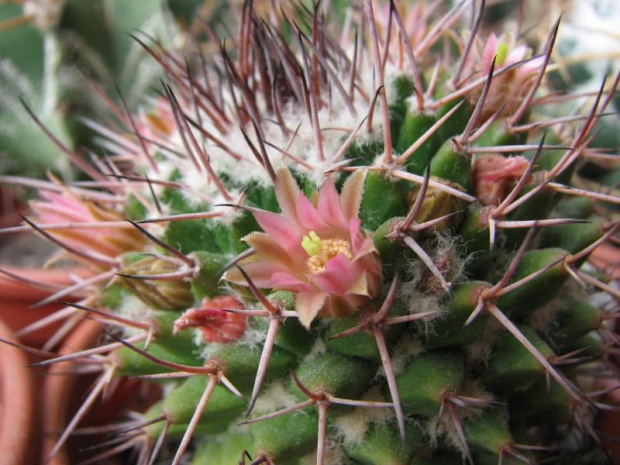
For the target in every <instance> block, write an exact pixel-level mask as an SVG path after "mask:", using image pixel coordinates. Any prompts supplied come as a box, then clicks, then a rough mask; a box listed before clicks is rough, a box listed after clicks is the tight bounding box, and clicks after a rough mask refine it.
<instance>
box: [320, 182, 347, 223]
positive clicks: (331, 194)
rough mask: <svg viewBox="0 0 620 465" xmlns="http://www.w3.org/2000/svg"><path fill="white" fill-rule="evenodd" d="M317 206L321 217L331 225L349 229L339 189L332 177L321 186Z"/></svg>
mask: <svg viewBox="0 0 620 465" xmlns="http://www.w3.org/2000/svg"><path fill="white" fill-rule="evenodd" d="M317 207H318V210H319V215H321V218H323V219H324V220H325V221H327V222H328V223H329V224H330V225H333V226H336V227H337V228H341V229H344V230H346V229H347V220H346V218H345V217H344V214H343V213H342V208H341V207H340V198H339V197H338V191H336V186H335V185H334V181H332V180H331V179H328V180H327V181H325V184H323V187H321V191H320V192H319V200H318V205H317Z"/></svg>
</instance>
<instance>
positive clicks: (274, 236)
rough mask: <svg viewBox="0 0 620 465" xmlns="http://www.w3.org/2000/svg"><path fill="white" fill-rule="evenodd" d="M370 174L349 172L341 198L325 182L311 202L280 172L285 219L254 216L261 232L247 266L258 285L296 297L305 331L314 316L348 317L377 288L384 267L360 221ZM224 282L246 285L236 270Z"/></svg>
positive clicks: (250, 241)
mask: <svg viewBox="0 0 620 465" xmlns="http://www.w3.org/2000/svg"><path fill="white" fill-rule="evenodd" d="M365 177H366V175H365V173H364V172H362V171H358V172H356V173H354V174H352V175H351V177H350V178H349V179H348V180H347V181H346V183H345V184H344V187H343V188H342V196H341V197H338V192H337V191H336V187H335V185H334V182H333V181H332V180H331V179H328V180H327V181H326V182H325V184H324V185H323V187H322V188H321V189H320V192H319V193H318V195H316V196H314V197H313V200H312V201H311V200H310V199H308V198H307V197H306V196H305V195H304V194H303V193H302V192H301V190H300V189H299V187H298V186H297V183H296V182H295V179H294V178H293V176H292V175H291V173H290V172H289V171H288V170H287V169H281V170H279V172H278V175H277V181H276V197H277V199H278V202H279V204H280V208H281V210H282V214H281V215H278V214H276V213H271V212H267V211H254V217H255V218H256V221H258V224H259V225H260V226H261V228H263V231H264V232H256V233H252V234H250V235H248V236H247V237H245V238H244V240H245V241H246V242H247V243H248V244H249V245H250V246H251V247H252V248H253V249H254V251H255V252H256V256H255V257H251V258H250V260H248V261H247V262H246V263H244V264H243V265H242V266H243V269H244V270H245V271H246V273H247V274H248V275H249V276H250V278H251V280H252V281H253V282H254V283H255V284H256V285H257V286H258V287H259V288H271V289H281V290H287V291H291V292H294V293H295V303H296V309H297V313H298V314H299V320H300V322H301V323H302V324H303V325H304V326H305V327H309V326H310V323H311V322H312V320H314V318H315V317H317V316H324V317H343V316H347V315H351V314H353V313H355V312H357V311H358V310H359V309H360V306H361V305H363V303H364V302H365V301H366V300H367V299H369V298H370V297H373V296H374V295H376V294H377V292H378V291H379V288H380V285H381V280H382V275H381V262H380V260H379V256H378V253H377V251H376V250H375V248H374V245H373V243H372V240H371V239H370V238H369V237H367V236H366V235H365V234H364V232H363V231H362V230H361V228H360V225H361V221H360V219H359V218H358V212H359V207H360V204H361V200H362V194H363V189H364V180H365ZM224 279H227V280H229V281H232V282H234V283H237V284H242V285H244V284H247V283H246V282H245V279H244V278H243V276H242V274H241V273H240V272H239V271H238V270H231V271H229V272H228V273H227V274H226V275H225V276H224Z"/></svg>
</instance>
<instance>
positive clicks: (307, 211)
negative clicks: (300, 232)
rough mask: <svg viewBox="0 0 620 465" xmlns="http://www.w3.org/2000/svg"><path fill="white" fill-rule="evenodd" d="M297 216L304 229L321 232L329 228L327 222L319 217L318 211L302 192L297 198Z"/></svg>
mask: <svg viewBox="0 0 620 465" xmlns="http://www.w3.org/2000/svg"><path fill="white" fill-rule="evenodd" d="M297 218H298V221H299V225H300V226H301V227H302V228H303V229H304V231H318V232H322V231H325V230H329V226H328V225H327V223H325V221H323V220H322V219H321V216H320V215H319V212H318V211H317V210H316V208H314V206H313V205H312V204H311V203H310V200H308V198H307V197H306V196H305V195H303V194H301V195H300V196H299V198H298V199H297Z"/></svg>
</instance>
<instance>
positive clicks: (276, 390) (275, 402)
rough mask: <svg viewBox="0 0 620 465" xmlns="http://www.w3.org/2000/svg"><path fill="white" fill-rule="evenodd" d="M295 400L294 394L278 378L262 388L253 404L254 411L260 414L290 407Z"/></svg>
mask: <svg viewBox="0 0 620 465" xmlns="http://www.w3.org/2000/svg"><path fill="white" fill-rule="evenodd" d="M297 402H298V401H297V399H296V398H295V396H294V395H293V394H291V393H290V392H289V391H288V389H287V388H286V385H285V383H284V381H282V380H279V381H275V382H273V383H271V384H270V385H269V386H267V387H266V388H264V389H263V390H262V392H261V394H260V396H259V397H258V399H257V400H256V404H255V405H254V412H255V414H256V415H257V416H260V415H264V414H266V413H270V412H275V411H276V410H280V409H283V408H287V407H292V406H293V405H295V404H296V403H297Z"/></svg>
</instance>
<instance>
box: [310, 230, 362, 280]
mask: <svg viewBox="0 0 620 465" xmlns="http://www.w3.org/2000/svg"><path fill="white" fill-rule="evenodd" d="M317 237H318V236H317ZM320 246H321V248H320V250H319V251H318V253H316V254H310V253H308V254H309V255H310V257H309V258H308V261H307V264H308V270H309V271H310V273H313V274H314V273H319V272H321V271H323V270H325V266H326V264H327V262H328V261H330V260H331V259H332V258H334V257H336V256H337V255H338V254H343V255H344V256H345V257H347V258H348V259H351V258H352V257H353V254H352V253H351V244H349V242H348V241H346V240H344V239H320ZM306 251H307V249H306Z"/></svg>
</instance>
